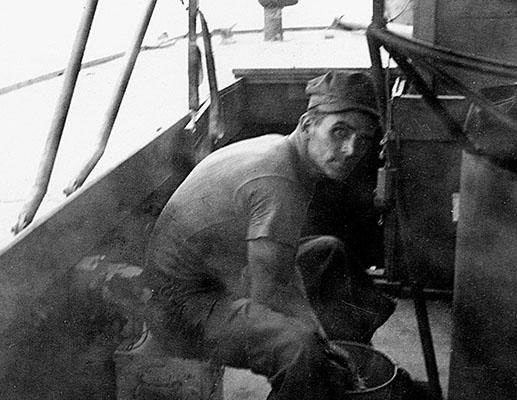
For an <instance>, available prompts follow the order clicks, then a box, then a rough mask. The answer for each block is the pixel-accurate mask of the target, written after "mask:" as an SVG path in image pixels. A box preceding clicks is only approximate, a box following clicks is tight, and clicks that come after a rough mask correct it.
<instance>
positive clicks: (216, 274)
mask: <svg viewBox="0 0 517 400" xmlns="http://www.w3.org/2000/svg"><path fill="white" fill-rule="evenodd" d="M314 187H315V182H314V179H312V178H310V176H309V174H308V173H307V171H306V170H305V169H304V168H303V164H302V162H301V160H300V158H299V155H298V152H297V150H296V147H295V145H294V144H293V143H292V141H290V140H288V137H286V136H282V135H276V134H272V135H265V136H261V137H258V138H253V139H248V140H243V141H241V142H238V143H235V144H231V145H229V146H226V147H224V148H222V149H220V150H217V151H215V152H214V153H212V154H211V155H209V156H208V157H206V158H205V159H204V160H203V161H201V162H200V163H199V164H198V165H197V166H196V167H195V168H194V169H193V170H192V172H191V173H190V174H189V175H188V176H187V178H186V179H185V181H184V182H183V183H182V184H181V185H180V186H179V187H178V189H177V190H176V191H175V192H174V194H173V195H172V197H171V198H170V200H169V202H168V203H167V205H166V206H165V208H164V210H163V211H162V214H161V215H160V217H159V219H158V221H157V224H156V228H155V233H154V238H153V239H152V241H151V245H150V251H149V255H148V258H149V262H148V268H152V269H154V271H156V272H157V273H158V275H159V276H161V277H162V278H161V279H163V280H167V281H169V282H177V283H178V287H182V286H185V287H189V288H192V287H199V288H200V290H202V287H203V285H206V284H208V283H207V282H211V283H210V285H213V282H214V281H215V282H219V283H220V284H221V285H223V286H224V290H225V291H227V292H229V293H230V294H231V295H232V297H233V296H235V297H241V296H246V295H247V291H248V286H247V284H246V268H247V264H248V254H247V243H248V241H249V240H254V239H258V238H268V239H270V240H273V241H275V242H278V243H282V244H284V245H287V246H291V247H293V248H296V247H297V244H298V240H299V238H300V234H301V228H302V225H303V222H304V220H305V216H306V212H307V209H308V206H309V204H310V201H311V198H312V196H313V194H314ZM184 283H188V284H187V285H183V284H184ZM190 290H192V289H190Z"/></svg>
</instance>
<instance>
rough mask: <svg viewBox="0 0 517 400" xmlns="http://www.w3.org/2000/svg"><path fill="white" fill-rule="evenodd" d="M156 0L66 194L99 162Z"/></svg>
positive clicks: (146, 12)
mask: <svg viewBox="0 0 517 400" xmlns="http://www.w3.org/2000/svg"><path fill="white" fill-rule="evenodd" d="M156 1H157V0H149V2H148V3H147V6H146V7H145V10H144V14H143V16H142V19H141V20H140V24H139V25H138V29H137V31H136V34H135V36H134V37H133V40H132V41H131V46H130V49H129V51H128V52H126V55H125V65H124V70H123V71H122V74H121V75H120V77H119V80H118V82H117V85H116V87H115V91H114V93H113V97H112V99H111V102H110V105H109V107H108V109H107V110H106V113H105V114H104V122H103V124H102V128H101V132H100V134H99V138H98V141H97V145H96V147H95V151H94V153H93V155H92V156H91V157H90V159H89V160H88V161H87V162H86V163H85V164H84V166H83V168H82V169H81V170H80V172H79V174H78V175H77V177H76V178H75V179H74V180H73V181H72V183H70V184H69V186H68V187H67V188H65V189H64V193H65V194H66V195H67V196H68V195H70V194H72V193H73V192H74V191H76V190H77V189H78V188H80V187H81V186H82V184H83V183H84V181H85V180H86V178H87V177H88V175H90V172H92V170H93V168H94V167H95V165H97V163H98V162H99V160H100V158H101V157H102V155H103V154H104V151H105V150H106V145H107V143H108V139H109V137H110V134H111V130H112V129H113V125H114V124H115V120H116V118H117V114H118V111H119V109H120V104H121V103H122V99H123V97H124V94H125V92H126V89H127V85H128V83H129V78H131V74H132V72H133V69H134V67H135V63H136V59H137V57H138V54H139V53H140V47H141V46H142V41H143V40H144V36H145V32H146V31H147V27H148V26H149V21H150V20H151V16H152V14H153V11H154V7H155V5H156Z"/></svg>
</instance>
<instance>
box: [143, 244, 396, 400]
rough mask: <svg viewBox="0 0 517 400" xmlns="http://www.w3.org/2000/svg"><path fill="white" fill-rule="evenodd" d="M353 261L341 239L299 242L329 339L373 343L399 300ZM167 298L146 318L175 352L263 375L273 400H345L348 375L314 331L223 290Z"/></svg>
mask: <svg viewBox="0 0 517 400" xmlns="http://www.w3.org/2000/svg"><path fill="white" fill-rule="evenodd" d="M348 259H349V258H348V256H347V253H346V250H345V247H344V245H343V243H342V242H341V241H339V240H338V239H336V238H334V237H330V236H319V237H310V238H304V239H302V241H301V242H300V246H299V252H298V256H297V267H298V269H299V271H300V273H301V276H302V278H303V282H304V286H305V287H304V290H305V293H306V296H307V297H308V299H309V301H310V303H311V305H312V306H313V308H314V310H315V311H316V314H317V315H318V317H319V319H320V321H321V322H322V325H323V327H324V329H325V331H326V333H327V334H328V336H329V338H330V339H342V340H353V341H360V342H368V341H369V340H370V339H371V337H372V335H373V333H374V332H375V329H376V328H377V327H379V326H380V325H381V324H382V323H383V322H384V321H386V319H387V318H388V317H389V316H390V315H391V313H392V312H393V311H394V303H393V302H392V301H391V300H389V299H387V298H385V297H384V296H382V295H380V294H379V293H376V292H375V290H374V289H373V288H372V287H370V286H369V285H368V283H367V282H366V280H365V278H364V276H362V272H361V271H358V270H353V269H351V268H350V266H349V265H348V264H347V262H348ZM164 293H167V294H168V295H169V296H165V295H163V294H162V295H158V296H157V297H155V298H153V299H152V300H151V305H153V304H154V306H151V308H150V312H149V313H148V315H149V324H150V327H151V331H152V332H153V334H154V336H155V337H156V338H157V339H158V340H159V341H160V342H161V344H162V345H163V346H164V347H165V348H167V347H169V348H171V349H173V350H172V351H176V352H177V351H178V347H181V348H185V347H186V348H188V351H189V352H190V354H191V355H192V356H194V357H200V358H208V359H212V360H214V361H215V362H218V363H221V364H223V365H226V366H229V367H234V368H247V369H251V370H252V371H253V372H254V373H257V374H260V375H264V376H266V377H267V378H268V379H269V381H270V383H271V386H272V391H271V393H270V395H269V397H268V399H270V400H273V399H274V400H334V399H335V400H337V399H338V398H339V399H340V400H343V399H344V397H343V391H344V390H345V386H346V384H347V383H346V378H347V376H346V373H347V371H345V370H343V368H342V367H341V366H340V365H339V364H337V363H336V362H334V361H333V360H332V357H329V346H328V344H329V343H328V341H327V340H324V339H323V338H322V337H321V336H320V335H319V333H318V332H316V330H315V328H313V327H308V326H307V325H304V324H303V323H302V322H301V321H299V320H297V319H296V318H293V317H289V316H286V315H284V314H281V313H278V312H275V311H273V310H271V309H270V308H268V307H267V306H265V305H263V304H259V303H256V302H254V301H252V300H251V299H249V298H241V299H237V300H235V299H232V298H231V297H230V296H225V295H224V294H221V293H220V292H219V291H214V292H210V291H202V292H196V291H193V292H192V293H191V295H190V296H188V297H185V296H182V297H181V301H179V302H178V301H177V300H176V299H175V296H174V294H172V296H171V295H170V292H167V291H165V292H164ZM207 308H208V310H209V312H208V313H206V310H207ZM201 311H203V312H201ZM199 315H208V318H206V319H204V318H203V319H202V320H200V319H199V318H198V316H199ZM178 328H179V331H178ZM178 343H179V345H178ZM171 346H172V347H171Z"/></svg>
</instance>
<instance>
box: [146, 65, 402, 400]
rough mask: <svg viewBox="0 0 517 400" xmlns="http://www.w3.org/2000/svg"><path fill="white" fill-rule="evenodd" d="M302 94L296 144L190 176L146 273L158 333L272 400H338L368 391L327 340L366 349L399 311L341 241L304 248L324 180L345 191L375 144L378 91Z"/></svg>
mask: <svg viewBox="0 0 517 400" xmlns="http://www.w3.org/2000/svg"><path fill="white" fill-rule="evenodd" d="M306 91H307V94H308V95H309V96H310V100H309V105H308V110H307V112H306V113H305V114H304V115H302V116H301V117H300V119H299V123H298V125H297V127H296V129H295V130H294V132H292V133H291V134H290V135H288V136H281V135H276V134H271V135H265V136H261V137H258V138H254V139H249V140H244V141H241V142H238V143H235V144H232V145H229V146H227V147H225V148H222V149H220V150H218V151H216V152H214V153H212V154H211V155H209V156H208V157H206V158H205V159H204V160H203V161H202V162H201V163H200V164H198V165H197V166H196V167H195V168H194V170H193V171H192V172H191V173H190V175H189V176H188V177H187V178H186V179H185V181H184V182H183V183H182V184H181V186H180V187H179V188H178V189H177V190H176V191H175V192H174V194H173V195H172V197H171V198H170V200H169V202H168V203H167V205H166V206H165V208H164V210H163V212H162V214H161V216H160V217H159V219H158V222H157V224H156V228H155V232H154V234H153V238H152V240H151V243H150V248H149V254H148V263H147V266H146V269H145V272H144V274H145V276H146V280H147V284H148V285H149V287H150V288H151V289H152V290H153V297H152V299H151V300H150V306H149V313H148V319H149V324H150V327H151V330H152V332H153V334H154V336H155V337H156V338H157V339H158V340H159V341H160V342H161V343H162V344H163V345H164V346H167V345H168V344H169V345H171V346H172V344H173V343H176V344H177V343H178V342H180V343H181V345H180V347H182V348H183V350H185V351H186V352H187V353H188V355H187V356H190V357H200V358H205V359H206V358H210V359H214V360H217V361H218V362H220V363H222V364H224V365H227V366H230V367H235V368H249V369H251V370H252V371H253V372H255V373H257V374H261V375H264V376H266V377H267V378H268V379H269V381H270V383H271V386H272V391H271V393H270V395H269V399H293V400H294V399H297V400H298V399H307V400H309V399H310V400H312V399H314V400H316V399H318V400H319V399H329V400H333V399H338V398H339V399H342V398H343V391H344V390H346V389H351V388H354V387H356V385H357V384H358V381H357V379H356V376H355V374H354V371H353V370H352V368H351V367H350V365H349V360H348V359H347V355H346V353H344V352H342V351H340V350H339V349H338V348H336V347H335V346H333V345H332V342H331V339H344V340H355V341H362V342H368V341H369V340H370V339H371V337H372V335H373V333H374V331H375V329H376V328H378V327H379V326H380V325H381V324H382V323H384V322H385V321H386V319H387V318H388V317H389V316H390V315H391V313H392V312H393V310H394V304H393V303H392V302H391V301H387V300H386V299H384V300H385V301H381V299H380V298H377V297H375V296H371V295H365V293H370V292H369V291H364V290H363V289H364V288H365V286H364V282H362V281H361V279H357V280H355V279H354V272H353V271H351V269H350V267H349V266H348V265H347V260H348V257H347V252H346V250H345V249H346V247H345V245H344V244H343V243H342V242H341V241H339V240H338V239H337V238H334V237H329V236H319V237H310V238H301V237H300V235H301V229H302V226H303V223H304V220H305V217H306V212H307V209H308V207H309V204H310V202H311V198H312V196H313V194H314V191H315V186H316V183H317V182H318V181H319V180H320V179H322V178H330V179H333V180H344V179H345V178H346V177H347V176H348V175H349V174H350V173H351V171H352V170H353V169H354V167H355V166H356V165H357V163H358V162H359V160H361V158H362V157H363V156H364V155H365V154H366V152H367V151H368V150H369V149H370V148H371V146H372V144H373V143H374V142H375V140H376V135H375V133H376V130H377V129H378V123H379V121H378V112H377V108H376V103H375V97H374V92H373V85H372V82H371V80H370V79H369V78H368V77H367V76H366V75H364V74H361V73H345V72H331V73H327V74H325V75H323V76H321V77H318V78H315V79H313V80H311V81H310V82H309V83H308V85H307V90H306ZM355 282H357V285H358V286H355V284H354V283H355ZM354 297H359V298H357V299H354ZM354 302H356V304H354ZM180 338H183V339H181V340H180ZM177 350H178V349H177V348H176V349H175V351H177Z"/></svg>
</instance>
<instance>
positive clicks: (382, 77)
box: [367, 35, 388, 132]
mask: <svg viewBox="0 0 517 400" xmlns="http://www.w3.org/2000/svg"><path fill="white" fill-rule="evenodd" d="M367 41H368V49H369V53H370V60H371V63H372V77H373V81H374V85H375V93H376V94H377V107H378V108H379V112H380V114H381V126H382V131H383V132H386V129H387V123H388V121H387V101H388V95H387V90H388V88H387V85H386V74H385V73H384V68H383V66H382V59H381V48H380V44H379V42H378V41H377V40H376V39H375V38H373V37H372V36H370V35H368V36H367Z"/></svg>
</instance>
